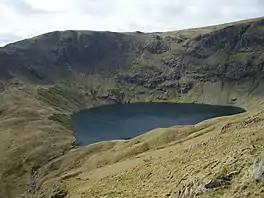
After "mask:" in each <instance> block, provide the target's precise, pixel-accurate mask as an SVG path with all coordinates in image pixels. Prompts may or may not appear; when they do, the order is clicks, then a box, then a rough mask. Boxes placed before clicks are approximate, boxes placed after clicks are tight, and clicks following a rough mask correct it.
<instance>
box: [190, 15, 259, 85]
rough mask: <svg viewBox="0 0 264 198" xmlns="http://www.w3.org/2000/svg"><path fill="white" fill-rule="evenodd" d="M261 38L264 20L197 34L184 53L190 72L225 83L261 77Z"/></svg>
mask: <svg viewBox="0 0 264 198" xmlns="http://www.w3.org/2000/svg"><path fill="white" fill-rule="evenodd" d="M263 35H264V19H261V20H259V21H256V22H253V23H252V22H250V23H245V24H239V25H235V26H230V27H226V28H224V29H220V30H217V31H214V32H211V33H208V34H205V35H200V36H198V37H196V38H194V39H193V40H192V41H191V42H190V43H189V47H188V49H187V51H186V56H187V57H188V58H187V59H188V60H189V61H188V63H189V65H190V71H193V72H195V73H197V74H198V73H199V75H203V77H204V78H212V77H215V78H218V79H224V80H228V81H240V80H242V79H243V78H246V77H250V78H256V77H258V78H263V66H264V54H263V48H264V36H263ZM193 63H195V64H193Z"/></svg>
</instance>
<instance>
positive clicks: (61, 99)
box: [0, 27, 264, 198]
mask: <svg viewBox="0 0 264 198" xmlns="http://www.w3.org/2000/svg"><path fill="white" fill-rule="evenodd" d="M219 28H222V27H219ZM213 30H214V28H213V27H209V28H206V29H196V30H195V34H196V33H197V31H198V33H197V34H201V33H202V32H203V31H205V32H204V33H208V32H210V31H213ZM188 31H189V32H193V30H187V31H186V30H185V31H184V32H185V33H186V34H189V33H188ZM191 34H192V35H193V36H194V34H193V33H191ZM173 47H174V48H173V49H174V53H180V52H181V51H182V50H183V49H182V48H181V46H179V45H177V44H176V45H175V46H173ZM149 56H150V58H155V59H154V61H153V60H150V62H149V63H147V64H146V65H148V64H150V65H151V64H152V62H153V63H155V64H156V63H157V62H159V60H160V59H162V58H165V59H167V58H169V57H167V56H170V55H169V54H166V53H165V54H161V55H160V54H159V55H152V54H150V55H149ZM235 58H236V57H235ZM144 61H146V60H144ZM151 61H152V62H151ZM142 65H144V64H142ZM139 68H140V67H139ZM139 68H136V69H135V70H136V72H138V71H140V70H138V69H139ZM142 68H143V69H144V70H146V67H144V66H143V67H142ZM155 71H156V68H155ZM128 72H130V70H129V71H128ZM148 72H149V73H152V72H153V68H149V71H147V70H146V73H148ZM76 75H77V76H76V78H75V79H74V82H73V83H71V82H67V83H68V84H67V83H65V82H63V83H61V84H57V85H48V86H44V85H41V86H40V85H39V86H36V85H34V86H33V85H27V86H26V85H14V86H8V87H7V88H6V90H5V91H3V92H1V93H0V95H1V97H0V99H1V106H0V115H1V120H0V141H1V144H0V151H1V152H0V159H1V160H0V171H1V172H0V173H1V175H0V195H1V196H2V197H4V198H5V197H15V198H16V197H19V196H20V195H21V194H24V195H27V196H28V197H41V196H42V197H53V198H54V197H56V196H57V197H155V196H156V197H162V196H165V195H166V194H168V193H169V192H170V191H171V190H173V191H179V190H181V189H183V188H184V185H189V186H190V187H191V188H193V189H195V188H196V186H195V185H196V184H197V183H199V182H196V180H199V181H200V180H204V179H208V178H211V177H212V178H213V177H218V176H219V175H220V176H223V174H228V173H229V172H230V171H234V170H237V171H239V173H238V174H236V175H235V176H234V178H233V180H232V183H231V185H230V186H228V187H227V188H225V189H218V190H217V191H212V192H207V193H204V194H202V195H201V197H212V196H221V195H225V196H226V197H232V196H233V197H243V196H245V197H250V196H251V197H256V196H254V193H257V194H258V195H259V196H261V193H262V192H260V191H261V190H260V185H259V184H257V183H254V181H252V180H251V179H250V178H251V177H250V173H251V166H252V163H253V161H254V158H255V157H256V156H257V155H258V154H259V153H260V152H261V149H262V147H260V146H261V141H263V135H262V133H261V127H262V125H263V121H262V120H263V118H264V115H263V113H262V112H261V111H260V110H259V108H260V107H261V105H260V103H261V102H262V96H261V95H260V94H259V93H258V92H260V93H261V90H259V89H260V88H261V87H260V88H259V87H254V86H252V85H248V82H245V83H242V84H232V83H225V85H224V86H223V85H219V84H217V83H216V84H214V83H208V82H201V83H197V84H196V85H195V87H194V88H193V89H192V90H191V91H190V92H189V93H188V94H186V95H182V96H179V95H178V94H176V96H169V97H168V100H169V101H184V102H186V101H187V102H206V103H212V104H230V101H231V99H233V98H236V97H239V101H238V103H236V105H240V106H244V107H248V109H249V110H250V111H249V113H246V114H243V115H237V116H232V117H226V118H219V119H213V120H209V121H205V122H203V123H201V124H198V125H196V126H185V127H176V128H169V129H157V130H154V131H152V132H150V133H147V134H145V135H142V136H139V137H137V138H134V139H132V140H128V141H117V142H115V141H113V142H106V143H99V144H95V145H92V146H88V147H84V148H77V149H70V148H71V147H72V143H73V142H74V137H73V136H72V132H71V131H70V130H69V118H70V114H71V113H73V112H76V111H78V110H80V109H84V108H89V107H91V106H95V105H99V104H102V103H107V102H109V101H104V100H101V99H99V98H98V97H97V96H98V95H100V94H105V92H106V93H108V92H109V90H118V92H125V95H126V100H127V101H157V100H159V99H157V98H155V97H152V95H151V92H155V90H151V89H143V88H142V87H138V86H137V85H129V84H128V85H123V86H120V85H117V84H115V83H112V81H113V80H112V79H109V80H107V79H105V78H104V76H100V75H98V76H96V77H95V76H92V77H91V79H90V78H80V76H79V75H78V74H76ZM94 80H96V81H97V82H100V83H95V84H94V83H92V82H94ZM181 80H184V79H181ZM71 81H73V80H71ZM187 81H188V78H187ZM105 87H107V88H105ZM252 87H254V89H253V90H252ZM95 90H99V92H102V93H96V94H94V91H95ZM128 90H129V91H128ZM142 90H144V94H139V92H140V93H141V92H142ZM249 93H250V94H249ZM254 93H256V94H254ZM216 94H217V96H218V97H217V98H216V97H215V95H216ZM135 95H138V97H137V98H135ZM160 101H162V99H161V100H160ZM228 123H231V124H228ZM253 134H254V135H253ZM248 137H250V138H248ZM251 145H255V146H256V147H255V148H253V147H252V148H251V147H250V146H251ZM258 146H259V147H258ZM234 156H235V157H234ZM234 158H236V159H234ZM223 170H224V171H223ZM187 174H188V175H187ZM116 181H119V182H116ZM193 181H195V182H194V185H192V184H191V183H192V182H193ZM33 183H36V184H37V187H38V188H37V189H36V192H35V194H31V193H29V192H27V191H28V189H29V188H30V185H31V184H33ZM256 189H257V190H256ZM214 193H215V195H214ZM244 193H249V194H248V195H243V194H244ZM168 196H169V195H168Z"/></svg>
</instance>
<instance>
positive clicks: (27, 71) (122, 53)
mask: <svg viewBox="0 0 264 198" xmlns="http://www.w3.org/2000/svg"><path fill="white" fill-rule="evenodd" d="M142 37H144V34H143V35H142ZM140 46H141V42H140V41H139V40H138V39H137V38H136V37H135V36H133V35H129V34H121V33H113V32H90V31H79V32H78V31H65V32H52V33H48V34H44V35H41V36H38V37H35V38H32V39H27V40H24V41H21V42H17V43H14V44H9V45H7V46H6V47H4V48H1V49H0V60H1V63H0V68H1V73H2V71H4V72H5V73H6V74H7V75H3V77H4V76H5V77H7V78H8V77H9V78H11V77H17V78H20V77H21V76H23V77H26V78H27V79H29V80H30V81H33V82H34V81H36V82H38V83H52V82H53V81H54V80H55V79H60V78H62V77H64V76H63V74H64V75H67V74H68V72H69V71H72V70H73V71H77V72H87V71H89V72H94V71H100V70H102V69H103V70H104V69H107V70H116V69H117V68H120V67H121V68H122V67H124V66H126V59H129V58H130V57H133V56H135V55H136V54H137V53H138V51H137V49H138V48H139V47H140ZM0 77H1V76H0Z"/></svg>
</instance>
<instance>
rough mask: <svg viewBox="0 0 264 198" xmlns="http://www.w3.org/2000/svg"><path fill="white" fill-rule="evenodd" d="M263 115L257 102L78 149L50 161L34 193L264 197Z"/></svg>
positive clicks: (90, 195) (103, 195)
mask: <svg viewBox="0 0 264 198" xmlns="http://www.w3.org/2000/svg"><path fill="white" fill-rule="evenodd" d="M263 118H264V112H263V111H261V110H255V111H253V112H250V113H244V114H240V115H235V116H231V117H230V116H229V117H222V118H216V119H211V120H208V121H204V122H202V123H200V124H197V125H195V126H184V127H172V128H169V129H157V130H154V131H152V132H150V133H148V134H145V135H142V136H140V137H137V138H135V139H133V140H130V141H120V142H112V143H101V144H97V145H93V146H88V147H86V148H81V149H75V150H72V151H70V152H69V153H68V154H67V155H65V156H64V157H62V158H59V159H56V160H55V161H53V162H52V163H51V164H49V165H48V166H47V167H46V171H47V172H46V173H47V174H46V176H45V177H42V178H44V179H42V181H41V187H40V189H38V191H37V193H36V195H35V196H36V197H41V196H43V197H46V196H47V197H52V196H56V195H61V196H62V197H131V198H132V197H171V198H183V197H186V198H189V197H190V198H191V197H263V196H264V187H263V183H261V182H258V181H256V179H254V178H255V177H254V175H253V163H254V160H255V159H256V158H257V156H259V155H261V153H262V151H263V149H264V147H263V138H264V133H263V125H264V122H263ZM100 151H103V152H100ZM115 162H117V163H115ZM51 167H57V169H56V170H53V172H49V171H50V168H51ZM42 171H43V170H42ZM43 172H45V171H43ZM43 174H44V173H43ZM40 175H41V173H40Z"/></svg>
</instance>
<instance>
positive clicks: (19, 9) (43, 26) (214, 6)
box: [0, 0, 264, 46]
mask: <svg viewBox="0 0 264 198" xmlns="http://www.w3.org/2000/svg"><path fill="white" fill-rule="evenodd" d="M259 16H264V0H0V25H1V28H0V46H3V45H5V44H7V43H10V42H14V41H17V40H21V39H24V38H30V37H33V36H36V35H39V34H43V33H47V32H51V31H56V30H99V31H117V32H130V31H142V32H153V31H155V32H156V31H169V30H179V29H186V28H192V27H201V26H207V25H214V24H220V23H225V22H231V21H236V20H242V19H248V18H253V17H259Z"/></svg>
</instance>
